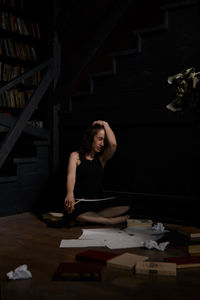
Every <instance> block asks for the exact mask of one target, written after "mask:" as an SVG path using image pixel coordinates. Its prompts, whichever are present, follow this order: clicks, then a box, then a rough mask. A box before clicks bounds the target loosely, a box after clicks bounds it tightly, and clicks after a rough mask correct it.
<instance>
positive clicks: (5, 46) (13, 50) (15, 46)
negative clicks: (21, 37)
mask: <svg viewBox="0 0 200 300" xmlns="http://www.w3.org/2000/svg"><path fill="white" fill-rule="evenodd" d="M0 55H3V56H6V57H12V58H18V59H21V60H28V61H31V62H37V61H38V59H37V55H36V51H35V48H34V47H33V46H30V45H28V44H23V43H18V42H14V41H13V40H11V39H0Z"/></svg>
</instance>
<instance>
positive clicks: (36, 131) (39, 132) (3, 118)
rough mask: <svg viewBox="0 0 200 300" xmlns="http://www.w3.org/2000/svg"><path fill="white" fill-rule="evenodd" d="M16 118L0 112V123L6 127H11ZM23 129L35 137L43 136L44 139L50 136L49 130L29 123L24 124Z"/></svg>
mask: <svg viewBox="0 0 200 300" xmlns="http://www.w3.org/2000/svg"><path fill="white" fill-rule="evenodd" d="M16 120H17V119H16V118H14V117H12V116H8V115H6V114H4V113H0V124H2V125H4V126H6V127H9V128H12V127H13V126H14V124H15V123H16ZM23 131H24V132H25V133H28V134H30V135H33V136H35V137H39V138H43V139H46V140H49V138H50V133H49V130H47V129H45V128H39V127H33V126H31V125H29V124H26V127H24V129H23Z"/></svg>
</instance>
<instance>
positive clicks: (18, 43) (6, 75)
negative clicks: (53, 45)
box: [0, 0, 43, 132]
mask: <svg viewBox="0 0 200 300" xmlns="http://www.w3.org/2000/svg"><path fill="white" fill-rule="evenodd" d="M26 5H28V3H27V2H26V1H25V0H0V88H1V87H2V86H4V85H5V84H6V83H8V82H10V81H12V80H13V79H15V78H17V77H19V76H20V75H22V74H24V73H26V72H27V71H28V70H30V69H31V68H33V67H34V66H35V65H37V64H38V63H39V62H40V60H41V58H40V48H41V32H40V26H39V21H38V20H37V19H36V18H35V16H34V14H31V12H30V11H29V10H28V9H26ZM41 76H42V74H41V72H40V71H38V72H36V73H34V74H33V75H31V76H30V77H29V78H28V79H26V80H22V81H21V82H20V84H18V85H16V86H15V87H14V88H11V89H9V90H7V91H5V92H4V93H3V94H1V95H0V112H1V113H4V114H7V115H11V116H14V117H16V116H17V115H18V114H19V113H20V112H21V110H22V109H23V108H24V107H25V106H26V104H27V103H28V101H29V99H30V97H31V96H32V94H33V93H34V90H35V88H36V87H37V86H38V84H39V83H40V80H41ZM33 119H34V122H33V125H34V126H39V127H41V126H42V124H43V122H42V121H41V120H37V111H36V112H35V113H34V116H33ZM30 123H31V121H30ZM7 130H8V128H6V127H5V126H2V125H0V132H1V131H7Z"/></svg>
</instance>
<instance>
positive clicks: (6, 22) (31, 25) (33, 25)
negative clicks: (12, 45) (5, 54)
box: [0, 11, 40, 39]
mask: <svg viewBox="0 0 200 300" xmlns="http://www.w3.org/2000/svg"><path fill="white" fill-rule="evenodd" d="M0 28H1V29H4V30H7V31H11V32H14V33H19V34H22V35H26V36H31V37H33V38H35V39H40V28H39V24H38V22H30V21H28V22H27V21H25V20H24V18H22V17H17V16H15V15H13V14H11V13H8V12H4V11H1V12H0Z"/></svg>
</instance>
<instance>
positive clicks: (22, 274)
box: [6, 265, 32, 280]
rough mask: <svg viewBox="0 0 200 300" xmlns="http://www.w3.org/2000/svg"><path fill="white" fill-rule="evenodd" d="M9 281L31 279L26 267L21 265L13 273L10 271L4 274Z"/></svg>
mask: <svg viewBox="0 0 200 300" xmlns="http://www.w3.org/2000/svg"><path fill="white" fill-rule="evenodd" d="M6 275H7V276H8V279H9V280H16V279H29V278H32V274H31V272H30V271H29V270H28V267H27V265H21V266H19V267H17V268H16V269H15V270H14V271H13V270H12V271H10V272H8V273H7V274H6Z"/></svg>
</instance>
